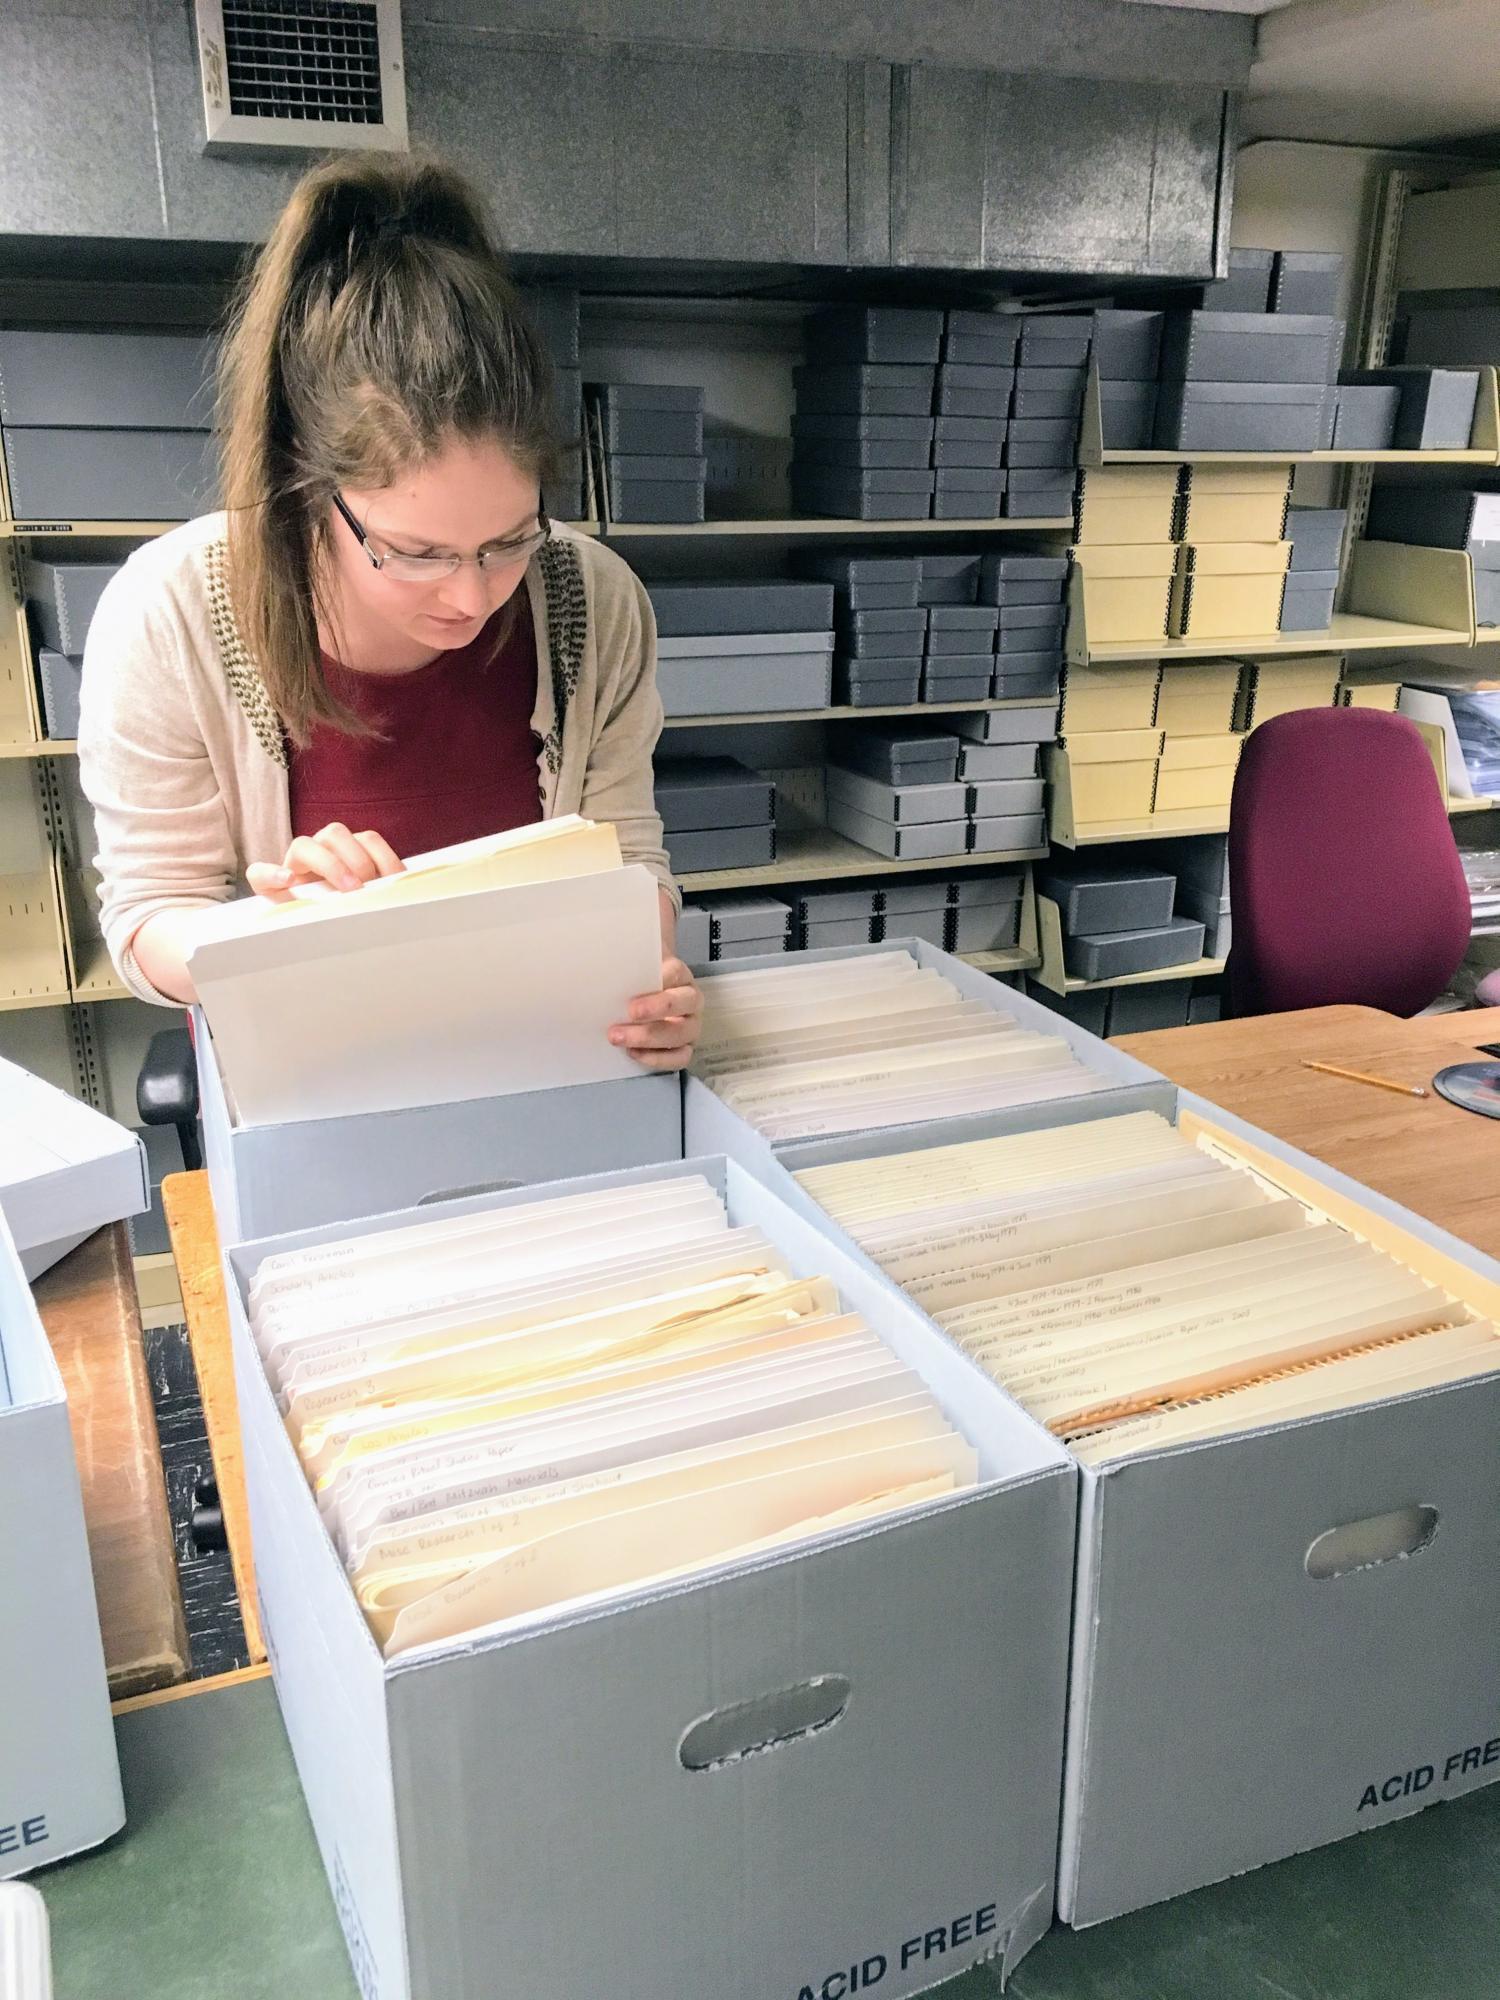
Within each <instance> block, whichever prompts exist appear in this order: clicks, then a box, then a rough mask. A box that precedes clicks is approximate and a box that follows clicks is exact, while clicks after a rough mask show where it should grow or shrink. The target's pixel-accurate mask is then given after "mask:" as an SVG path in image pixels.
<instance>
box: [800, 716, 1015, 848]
mask: <svg viewBox="0 0 1500 2000" xmlns="http://www.w3.org/2000/svg"><path fill="white" fill-rule="evenodd" d="M997 713H1006V714H1008V715H1009V714H1014V715H1016V716H1017V717H1019V718H1022V726H1024V719H1025V717H1026V715H1027V711H1023V710H1016V711H995V710H987V711H985V713H984V716H983V717H982V718H980V719H981V720H988V719H989V717H990V716H992V715H994V714H997ZM1045 713H1047V714H1048V723H1047V725H1046V727H1047V730H1048V733H1049V734H1050V723H1051V714H1052V712H1051V711H1046V712H1045ZM1031 715H1032V717H1033V718H1034V720H1035V722H1036V723H1037V725H1038V726H1040V718H1039V714H1038V712H1037V711H1032V712H1031ZM972 719H973V718H965V722H966V723H967V722H968V721H970V720H972ZM1041 740H1042V739H1041V737H1040V736H1038V737H1036V738H1035V739H1034V740H1033V742H1032V743H1031V745H1030V746H1029V748H1030V769H1029V770H1028V769H1027V768H1026V751H1025V750H1024V749H1022V748H1021V746H1020V743H1019V740H1018V739H1013V740H1012V742H1011V743H1009V744H1007V745H1005V746H1004V747H1006V748H1007V749H1009V750H1010V751H1011V760H1010V768H1009V769H1008V770H1007V771H1006V772H1005V774H1004V775H1001V776H995V777H986V778H982V779H981V778H971V777H968V776H966V777H965V778H963V779H959V778H958V777H957V771H958V762H959V750H960V740H959V738H958V737H956V736H950V735H947V734H946V733H939V732H937V731H932V732H926V731H916V730H909V729H901V728H896V727H894V726H893V727H890V728H886V729H874V728H871V729H867V730H860V731H850V732H849V733H848V735H847V736H846V737H845V738H844V739H842V741H841V745H840V756H841V759H842V763H841V765H839V766H830V767H829V769H828V771H827V773H826V784H827V796H828V820H829V824H830V825H831V826H832V827H834V828H835V829H836V830H837V831H838V832H841V833H846V834H848V835H849V837H850V838H851V839H854V840H858V841H860V843H861V844H862V845H863V846H867V847H873V848H875V849H876V851H877V852H878V853H882V854H889V855H891V856H892V857H893V858H896V859H908V858H915V857H917V856H919V855H921V856H934V857H936V856H938V855H941V854H945V853H946V854H962V853H969V854H1018V853H1026V852H1029V851H1030V850H1032V849H1033V848H1036V847H1039V846H1041V845H1042V843H1043V840H1044V838H1045V815H1044V812H1043V800H1042V781H1041V779H1040V778H1039V777H1037V776H1036V774H1035V773H1036V754H1037V753H1036V743H1037V742H1039V741H1041ZM856 816H857V817H856ZM861 821H863V822H868V824H861ZM924 826H925V827H929V828H931V827H943V828H944V829H945V831H946V839H947V844H946V845H944V844H942V838H941V837H940V836H939V834H937V833H931V834H928V833H924V832H922V831H920V829H921V828H922V827H924ZM876 829H878V831H877V830H876Z"/></svg>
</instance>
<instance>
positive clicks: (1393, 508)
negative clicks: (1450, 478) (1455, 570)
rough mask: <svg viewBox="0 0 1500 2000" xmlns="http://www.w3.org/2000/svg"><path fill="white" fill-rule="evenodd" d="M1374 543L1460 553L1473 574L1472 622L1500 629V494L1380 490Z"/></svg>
mask: <svg viewBox="0 0 1500 2000" xmlns="http://www.w3.org/2000/svg"><path fill="white" fill-rule="evenodd" d="M1365 532H1366V533H1367V535H1368V536H1369V538H1370V539H1371V540H1372V541H1384V542H1410V543H1414V544H1416V545H1418V546H1419V547H1422V548H1438V549H1463V550H1465V551H1466V552H1467V554H1468V557H1469V560H1470V563H1471V564H1472V566H1473V574H1474V622H1475V623H1476V625H1482V626H1485V627H1487V628H1488V627H1490V626H1494V625H1500V492H1481V491H1477V490H1475V489H1473V488H1444V489H1436V488H1431V487H1426V486H1421V487H1418V486H1407V487H1400V486H1379V487H1377V488H1376V489H1375V493H1374V496H1373V497H1372V499H1371V501H1370V513H1369V524H1368V526H1367V528H1366V531H1365Z"/></svg>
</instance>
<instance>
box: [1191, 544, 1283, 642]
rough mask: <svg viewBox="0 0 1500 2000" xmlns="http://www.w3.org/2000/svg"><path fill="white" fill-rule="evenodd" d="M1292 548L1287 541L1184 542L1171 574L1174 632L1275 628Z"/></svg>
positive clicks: (1230, 633)
mask: <svg viewBox="0 0 1500 2000" xmlns="http://www.w3.org/2000/svg"><path fill="white" fill-rule="evenodd" d="M1291 552H1292V545H1291V543H1290V542H1185V543H1184V544H1183V546H1182V556H1181V561H1180V563H1179V566H1178V570H1177V574H1176V575H1175V576H1174V577H1173V579H1172V603H1171V612H1170V628H1171V632H1172V636H1173V637H1174V638H1176V639H1228V638H1233V637H1234V636H1235V635H1236V634H1239V633H1246V632H1249V633H1255V632H1274V631H1276V630H1277V628H1278V626H1279V624H1280V621H1281V599H1282V595H1283V593H1284V591H1285V588H1286V572H1287V563H1288V560H1289V559H1290V556H1291Z"/></svg>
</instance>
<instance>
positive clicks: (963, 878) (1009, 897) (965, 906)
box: [948, 868, 1026, 910]
mask: <svg viewBox="0 0 1500 2000" xmlns="http://www.w3.org/2000/svg"><path fill="white" fill-rule="evenodd" d="M1025 889H1026V876H1025V873H1024V871H1023V870H1021V869H1019V868H1017V869H1012V870H1003V871H1002V870H999V869H997V870H996V871H995V872H994V873H993V874H972V875H955V876H954V878H953V880H952V881H951V882H950V883H949V884H948V901H949V902H950V903H951V904H952V905H953V907H954V909H955V910H987V909H990V908H991V907H993V906H994V905H997V904H1002V903H1016V902H1019V901H1020V899H1021V897H1022V895H1023V894H1024V893H1025Z"/></svg>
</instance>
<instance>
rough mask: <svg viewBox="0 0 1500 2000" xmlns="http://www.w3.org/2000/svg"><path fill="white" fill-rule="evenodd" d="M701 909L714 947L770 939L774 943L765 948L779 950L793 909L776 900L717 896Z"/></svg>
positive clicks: (778, 899)
mask: <svg viewBox="0 0 1500 2000" xmlns="http://www.w3.org/2000/svg"><path fill="white" fill-rule="evenodd" d="M704 907H705V908H706V909H707V911H708V920H709V923H710V924H711V926H712V927H713V936H714V942H715V943H716V944H745V943H748V942H751V941H753V940H754V939H756V938H769V939H771V940H772V941H773V942H772V944H771V945H768V946H767V947H766V948H767V949H768V950H772V949H778V948H779V947H780V945H781V943H782V941H783V939H784V938H785V936H786V934H787V932H788V930H789V929H790V927H791V922H792V906H791V904H790V903H783V902H782V901H781V899H780V897H778V896H757V895H738V896H737V895H729V896H716V897H715V898H714V900H713V901H712V902H711V903H708V904H706V905H705V906H704Z"/></svg>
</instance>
